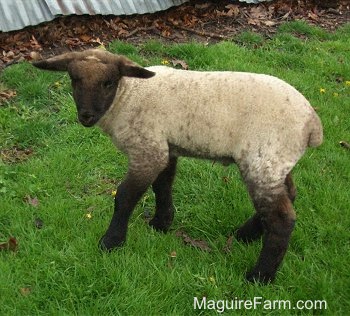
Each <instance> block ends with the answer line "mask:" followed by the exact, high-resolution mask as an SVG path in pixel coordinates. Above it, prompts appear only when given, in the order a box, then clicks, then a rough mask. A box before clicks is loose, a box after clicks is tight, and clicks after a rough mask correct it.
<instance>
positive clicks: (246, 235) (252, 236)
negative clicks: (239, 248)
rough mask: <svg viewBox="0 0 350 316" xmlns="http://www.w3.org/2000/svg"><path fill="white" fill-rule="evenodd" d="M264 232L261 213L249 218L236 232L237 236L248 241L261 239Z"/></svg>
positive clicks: (240, 239)
mask: <svg viewBox="0 0 350 316" xmlns="http://www.w3.org/2000/svg"><path fill="white" fill-rule="evenodd" d="M263 233H264V226H263V223H262V219H261V215H260V214H258V213H256V214H255V215H254V216H252V217H251V218H249V219H248V220H247V221H246V222H245V223H244V224H243V225H242V226H241V227H240V228H239V229H238V230H237V232H236V238H237V239H238V240H239V241H243V242H246V243H249V242H252V241H255V240H257V239H259V238H260V237H261V236H262V235H263Z"/></svg>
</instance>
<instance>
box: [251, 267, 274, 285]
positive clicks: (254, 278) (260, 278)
mask: <svg viewBox="0 0 350 316" xmlns="http://www.w3.org/2000/svg"><path fill="white" fill-rule="evenodd" d="M246 279H247V281H248V282H251V283H260V284H263V285H266V284H269V283H271V282H273V281H274V279H275V275H274V274H270V273H262V272H260V271H256V270H255V269H253V270H252V271H250V272H248V273H247V274H246Z"/></svg>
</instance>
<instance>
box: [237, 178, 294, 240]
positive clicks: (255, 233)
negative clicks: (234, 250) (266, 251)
mask: <svg viewBox="0 0 350 316" xmlns="http://www.w3.org/2000/svg"><path fill="white" fill-rule="evenodd" d="M284 184H285V187H286V190H287V192H288V197H289V199H290V200H291V202H292V203H293V202H294V200H295V197H296V188H295V186H294V183H293V179H292V175H291V173H288V174H287V176H286V179H285V180H284ZM263 233H264V225H263V222H262V216H261V214H260V213H255V214H254V215H253V216H252V217H251V218H249V219H248V220H247V221H246V222H245V223H244V224H243V225H242V226H241V227H240V228H239V229H238V230H237V232H236V238H237V239H238V240H240V241H243V242H247V243H249V242H252V241H255V240H257V239H259V238H260V237H261V236H262V235H263Z"/></svg>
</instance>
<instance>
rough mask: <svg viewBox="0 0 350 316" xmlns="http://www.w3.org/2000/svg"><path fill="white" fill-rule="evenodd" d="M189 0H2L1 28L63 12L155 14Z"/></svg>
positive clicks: (10, 28) (18, 26)
mask: <svg viewBox="0 0 350 316" xmlns="http://www.w3.org/2000/svg"><path fill="white" fill-rule="evenodd" d="M187 1H188V0H1V1H0V31H2V32H8V31H14V30H20V29H22V28H24V27H26V26H28V25H37V24H39V23H41V22H45V21H51V20H53V19H54V18H55V17H57V16H59V15H70V14H77V15H81V14H89V15H95V14H103V15H107V14H114V15H130V14H144V13H153V12H156V11H161V10H166V9H168V8H170V7H172V6H177V5H180V4H183V3H185V2H187Z"/></svg>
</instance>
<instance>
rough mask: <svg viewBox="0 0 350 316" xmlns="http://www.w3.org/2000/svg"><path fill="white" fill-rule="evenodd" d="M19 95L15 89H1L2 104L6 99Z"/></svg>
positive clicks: (0, 100) (0, 102) (0, 99)
mask: <svg viewBox="0 0 350 316" xmlns="http://www.w3.org/2000/svg"><path fill="white" fill-rule="evenodd" d="M16 95H17V93H16V91H15V90H11V89H6V90H3V91H0V105H1V104H3V103H5V101H7V100H9V99H11V98H13V97H15V96H16Z"/></svg>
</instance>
